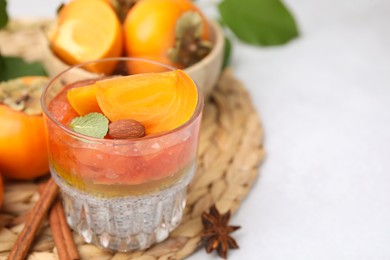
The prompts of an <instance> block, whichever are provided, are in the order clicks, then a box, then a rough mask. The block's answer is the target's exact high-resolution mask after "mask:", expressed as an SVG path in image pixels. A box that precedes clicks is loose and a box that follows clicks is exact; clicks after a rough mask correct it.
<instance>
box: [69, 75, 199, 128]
mask: <svg viewBox="0 0 390 260" xmlns="http://www.w3.org/2000/svg"><path fill="white" fill-rule="evenodd" d="M72 92H73V94H72V95H68V100H69V103H70V104H72V106H73V108H74V109H75V110H76V111H83V112H84V113H89V112H93V110H89V109H90V108H91V107H92V108H94V107H96V104H95V103H94V102H97V104H98V106H99V107H100V109H101V111H102V112H103V114H104V115H105V116H106V117H107V118H108V119H109V120H110V121H117V120H122V119H133V120H137V121H139V122H140V123H141V124H143V125H144V126H145V129H146V134H155V133H160V132H164V131H169V130H172V129H175V128H177V127H179V126H180V125H182V124H183V123H185V122H186V121H188V120H189V119H190V118H191V116H192V114H193V113H194V111H195V108H196V105H197V102H198V93H197V88H196V85H195V83H194V82H193V81H192V79H191V78H190V77H189V76H188V75H187V74H186V73H184V72H183V71H182V70H174V71H169V72H160V73H144V74H136V75H131V76H124V77H115V78H109V79H104V80H100V81H96V83H95V84H93V85H89V86H85V87H80V88H75V89H73V90H72ZM77 92H80V93H81V94H79V93H77ZM86 92H90V93H86ZM94 93H95V94H96V99H93V98H88V99H87V100H88V102H90V103H87V102H86V100H82V99H77V98H75V97H81V96H83V95H84V96H89V97H92V96H93V94H94Z"/></svg>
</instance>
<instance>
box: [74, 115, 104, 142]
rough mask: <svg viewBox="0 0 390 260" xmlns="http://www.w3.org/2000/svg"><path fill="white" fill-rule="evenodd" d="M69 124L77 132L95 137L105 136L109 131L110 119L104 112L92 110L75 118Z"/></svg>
mask: <svg viewBox="0 0 390 260" xmlns="http://www.w3.org/2000/svg"><path fill="white" fill-rule="evenodd" d="M69 126H70V127H71V128H72V130H73V131H75V132H76V133H79V134H83V135H88V136H91V137H95V138H104V136H105V135H106V134H107V132H108V119H107V117H105V116H104V115H103V114H100V113H96V112H92V113H89V114H87V115H85V116H79V117H76V118H74V119H73V120H72V122H70V124H69Z"/></svg>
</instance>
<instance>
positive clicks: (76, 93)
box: [66, 84, 102, 116]
mask: <svg viewBox="0 0 390 260" xmlns="http://www.w3.org/2000/svg"><path fill="white" fill-rule="evenodd" d="M96 89H97V86H96V85H95V84H92V85H88V86H84V87H80V88H72V89H70V90H69V91H68V93H67V94H66V97H67V98H68V101H69V103H70V105H71V106H72V107H73V109H74V110H75V111H76V112H77V113H78V114H79V115H81V116H84V115H86V114H88V113H91V112H100V113H101V112H102V110H101V109H100V107H99V105H98V103H97V101H96Z"/></svg>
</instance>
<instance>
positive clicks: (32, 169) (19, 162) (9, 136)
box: [0, 77, 49, 180]
mask: <svg viewBox="0 0 390 260" xmlns="http://www.w3.org/2000/svg"><path fill="white" fill-rule="evenodd" d="M47 82H48V79H47V78H46V77H23V78H18V79H14V80H9V81H7V82H2V83H0V125H1V131H0V169H1V172H2V175H3V176H4V177H8V178H13V179H22V180H26V179H33V178H36V177H39V176H42V175H44V174H46V173H48V172H49V163H48V152H47V144H46V132H45V127H44V123H43V117H42V111H41V104H40V96H41V93H42V88H43V86H44V85H45V84H46V83H47Z"/></svg>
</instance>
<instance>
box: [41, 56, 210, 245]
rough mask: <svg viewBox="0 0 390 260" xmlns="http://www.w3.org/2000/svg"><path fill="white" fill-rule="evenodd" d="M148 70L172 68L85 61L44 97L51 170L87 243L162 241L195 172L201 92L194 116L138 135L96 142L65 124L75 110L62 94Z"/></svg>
mask: <svg viewBox="0 0 390 260" xmlns="http://www.w3.org/2000/svg"><path fill="white" fill-rule="evenodd" d="M98 67H99V68H103V67H107V68H110V69H108V70H109V71H110V73H109V75H106V74H101V73H91V72H88V71H87V70H86V69H85V68H87V69H91V68H98ZM146 67H147V68H148V70H149V71H150V70H151V69H153V70H155V71H158V72H161V71H166V70H173V69H174V68H171V67H168V66H165V65H163V64H159V63H156V62H153V61H148V60H143V59H134V58H113V59H103V60H98V61H91V62H87V63H83V64H80V65H77V66H73V67H70V68H69V69H67V70H65V71H64V72H62V73H60V74H59V75H57V76H56V77H54V78H53V79H52V80H51V81H50V83H49V84H48V86H47V87H46V88H45V89H44V91H43V95H42V108H43V112H44V119H45V124H46V130H47V134H48V145H49V162H50V172H51V175H52V178H53V179H54V180H55V182H56V183H57V185H58V186H59V188H60V191H61V195H62V196H61V197H62V201H63V205H64V210H65V214H66V219H67V222H68V224H69V226H70V227H71V228H72V229H73V230H75V231H76V232H77V233H78V234H79V235H80V236H81V237H82V238H83V239H84V240H85V241H86V242H88V243H93V244H95V245H97V246H99V247H101V248H106V249H111V250H116V251H121V252H126V251H131V250H136V249H145V248H148V247H150V246H151V245H152V244H154V243H156V242H160V241H163V240H164V239H166V238H167V237H168V235H169V233H170V232H171V231H172V230H173V229H175V228H176V227H177V226H178V225H179V224H180V222H181V219H182V214H183V209H184V207H185V204H186V187H187V186H188V184H189V183H190V181H191V179H192V177H193V176H194V173H195V170H196V155H197V147H198V140H199V126H200V122H201V116H202V108H203V98H202V94H201V92H200V91H199V89H198V97H197V98H198V102H197V106H196V109H195V111H194V113H193V115H192V116H191V118H190V119H189V120H188V121H187V122H185V123H184V124H183V125H181V126H179V127H177V128H176V129H173V130H171V131H167V132H162V133H159V134H153V135H147V136H145V137H142V138H134V139H107V138H105V139H100V138H94V137H90V136H86V135H83V134H79V133H76V132H74V131H72V130H71V129H70V128H69V126H68V124H69V122H70V121H71V119H72V118H74V117H75V116H78V115H77V114H75V112H74V111H73V110H72V108H71V106H70V105H69V103H68V101H67V99H66V92H67V90H68V89H70V88H73V87H79V86H83V85H88V84H91V83H93V82H95V81H96V80H99V79H104V78H107V77H121V76H127V75H129V73H133V72H134V71H135V72H136V71H142V70H139V69H136V68H146ZM132 68H133V69H132ZM161 91H164V90H163V89H162V90H161ZM118 105H119V106H120V104H118Z"/></svg>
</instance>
